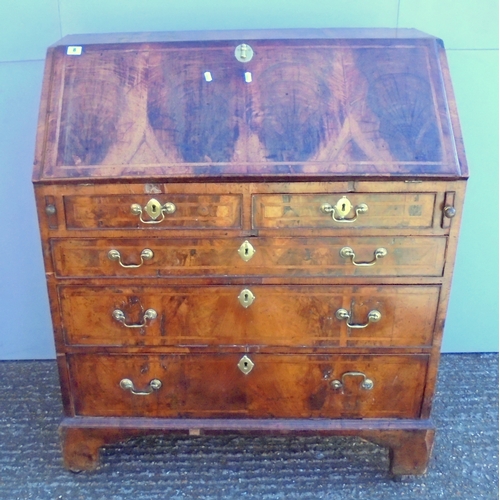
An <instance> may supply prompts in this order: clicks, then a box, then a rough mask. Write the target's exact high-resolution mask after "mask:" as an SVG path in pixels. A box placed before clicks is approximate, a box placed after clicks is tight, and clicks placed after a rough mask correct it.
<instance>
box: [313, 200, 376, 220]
mask: <svg viewBox="0 0 500 500" xmlns="http://www.w3.org/2000/svg"><path fill="white" fill-rule="evenodd" d="M352 210H353V206H352V203H351V202H350V201H349V199H348V198H347V196H342V198H340V200H339V201H337V203H335V205H330V203H323V205H321V211H322V212H323V213H325V214H331V215H332V219H333V220H334V221H335V222H355V221H356V220H357V219H358V215H360V214H364V213H366V212H368V205H367V204H366V203H360V204H359V205H356V206H355V207H354V217H351V218H350V219H347V218H346V217H347V215H349V214H350V213H351V211H352Z"/></svg>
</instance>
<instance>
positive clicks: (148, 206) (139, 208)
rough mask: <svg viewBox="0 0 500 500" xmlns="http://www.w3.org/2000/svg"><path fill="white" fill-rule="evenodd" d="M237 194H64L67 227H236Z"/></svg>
mask: <svg viewBox="0 0 500 500" xmlns="http://www.w3.org/2000/svg"><path fill="white" fill-rule="evenodd" d="M241 206H242V197H241V195H223V194H158V195H155V196H154V197H153V196H151V195H99V196H97V195H94V196H64V211H65V215H66V227H67V228H68V229H80V230H85V229H87V230H91V229H137V228H139V229H150V230H162V229H203V228H212V229H217V228H220V229H237V228H240V227H241V221H242V218H241Z"/></svg>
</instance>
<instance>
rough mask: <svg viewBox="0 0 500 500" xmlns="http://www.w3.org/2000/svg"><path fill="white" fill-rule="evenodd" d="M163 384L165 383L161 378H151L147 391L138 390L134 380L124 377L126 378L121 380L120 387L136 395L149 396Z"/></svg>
mask: <svg viewBox="0 0 500 500" xmlns="http://www.w3.org/2000/svg"><path fill="white" fill-rule="evenodd" d="M162 385H163V384H162V383H161V380H158V379H157V378H154V379H153V380H151V382H149V386H148V388H147V389H146V390H145V391H138V390H137V389H136V388H135V386H134V383H133V382H132V380H130V379H129V378H124V379H122V380H120V387H121V388H122V389H123V390H124V391H130V392H131V393H132V394H134V395H135V396H149V395H150V394H152V393H153V392H154V391H158V390H159V389H160V388H161V386H162Z"/></svg>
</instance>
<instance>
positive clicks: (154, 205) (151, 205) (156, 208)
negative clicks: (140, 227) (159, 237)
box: [130, 198, 177, 224]
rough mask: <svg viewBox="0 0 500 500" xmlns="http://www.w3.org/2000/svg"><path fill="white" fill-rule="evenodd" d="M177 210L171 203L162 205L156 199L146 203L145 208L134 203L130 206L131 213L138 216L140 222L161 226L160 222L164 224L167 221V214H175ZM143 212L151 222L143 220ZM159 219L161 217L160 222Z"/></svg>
mask: <svg viewBox="0 0 500 500" xmlns="http://www.w3.org/2000/svg"><path fill="white" fill-rule="evenodd" d="M176 210H177V207H176V206H175V205H174V204H173V203H172V202H171V201H167V202H166V203H165V204H163V205H162V204H161V203H160V202H159V201H158V200H156V199H155V198H151V199H150V200H149V201H148V202H147V203H146V206H145V207H141V205H139V203H133V204H132V205H131V206H130V212H131V213H132V214H134V215H138V216H139V220H140V221H141V222H142V223H143V224H159V223H160V222H163V221H164V220H165V214H168V215H170V214H173V213H174V212H175V211H176ZM143 211H145V212H146V213H147V214H148V216H149V217H150V219H149V220H144V219H143V218H142V213H143ZM159 217H161V219H159V220H158V218H159Z"/></svg>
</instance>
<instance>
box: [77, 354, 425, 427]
mask: <svg viewBox="0 0 500 500" xmlns="http://www.w3.org/2000/svg"><path fill="white" fill-rule="evenodd" d="M244 356H246V357H244ZM427 364H428V356H427V355H338V356H325V355H299V354H287V355H285V354H283V355H271V354H249V353H247V354H246V355H244V354H242V353H240V354H236V353H232V354H181V355H167V354H166V355H128V356H120V355H90V354H77V355H71V356H69V357H68V365H69V370H70V378H71V385H72V393H73V396H74V405H75V414H76V415H82V416H134V417H140V416H150V417H152V416H155V417H200V418H201V417H202V418H210V417H229V416H230V417H283V418H286V417H294V418H306V417H328V418H417V417H418V416H419V413H420V406H421V402H422V397H423V390H424V386H425V376H426V371H427ZM240 367H241V368H240ZM244 371H245V372H246V373H244ZM134 392H135V393H136V394H134Z"/></svg>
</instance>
